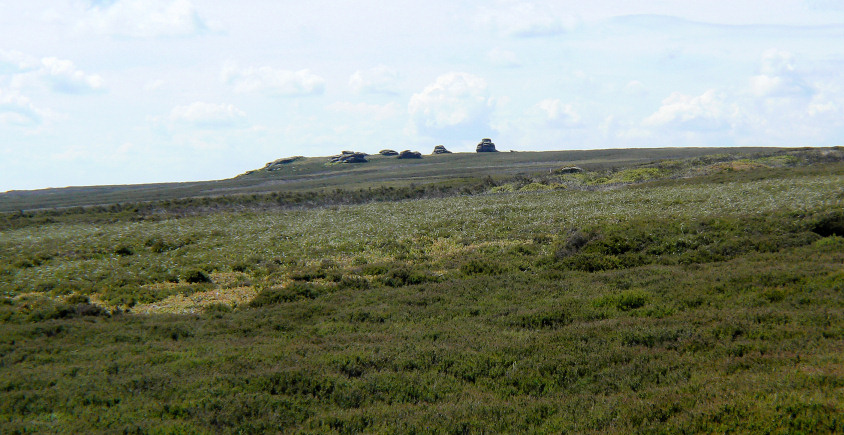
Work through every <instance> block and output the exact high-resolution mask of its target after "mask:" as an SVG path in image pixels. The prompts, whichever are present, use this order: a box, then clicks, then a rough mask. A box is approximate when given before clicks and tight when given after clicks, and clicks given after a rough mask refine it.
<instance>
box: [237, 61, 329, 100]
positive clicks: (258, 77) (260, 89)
mask: <svg viewBox="0 0 844 435" xmlns="http://www.w3.org/2000/svg"><path fill="white" fill-rule="evenodd" d="M222 79H223V82H225V83H226V84H228V85H230V86H232V87H233V88H234V91H235V92H239V93H262V94H266V95H271V96H282V97H298V96H305V95H318V94H322V93H323V92H324V91H325V79H323V78H322V77H320V76H318V75H316V74H314V73H312V72H311V71H310V70H308V69H303V70H299V71H287V70H281V69H275V68H271V67H268V66H262V67H258V68H255V67H247V68H240V67H238V66H237V65H234V64H228V65H226V66H225V67H224V68H223V73H222Z"/></svg>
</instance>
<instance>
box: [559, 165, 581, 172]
mask: <svg viewBox="0 0 844 435" xmlns="http://www.w3.org/2000/svg"><path fill="white" fill-rule="evenodd" d="M581 172H583V169H581V168H580V167H578V166H566V167H563V168H560V169H555V170H554V173H555V174H578V173H581Z"/></svg>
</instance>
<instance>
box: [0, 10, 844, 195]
mask: <svg viewBox="0 0 844 435" xmlns="http://www.w3.org/2000/svg"><path fill="white" fill-rule="evenodd" d="M631 3H636V4H631ZM0 24H1V25H2V27H1V28H2V30H0V32H2V34H3V38H2V42H0V192H2V191H6V190H21V189H39V188H46V187H63V186H79V185H106V184H134V183H151V182H177V181H192V180H209V179H220V178H229V177H233V176H235V175H237V174H240V173H243V172H245V171H247V170H250V169H255V168H259V167H261V166H263V165H264V163H266V162H268V161H272V160H274V159H277V158H280V157H285V156H292V155H307V156H320V155H331V154H336V153H339V151H340V150H345V149H353V150H356V151H363V152H368V153H375V152H377V151H378V150H380V149H384V148H390V149H397V150H403V149H412V150H418V151H421V152H422V153H425V154H427V153H430V152H431V150H433V148H434V146H435V145H440V144H441V145H445V146H446V147H447V148H448V149H450V150H452V151H456V152H465V151H472V150H474V145H475V144H476V143H477V142H478V141H479V140H480V139H481V138H484V137H490V138H492V139H493V141H494V142H495V143H496V144H497V146H498V148H499V149H503V150H511V149H512V150H522V151H528V150H530V151H541V150H566V149H594V148H627V147H668V146H678V147H689V146H696V147H700V146H704V147H705V146H782V147H801V146H835V145H844V143H842V142H844V141H842V139H843V138H844V75H842V74H841V73H840V71H841V70H842V66H844V50H843V49H842V48H841V41H842V40H844V4H841V3H840V2H835V1H831V0H801V1H797V0H793V1H773V2H772V1H764V2H763V1H738V2H735V1H711V2H682V1H644V2H627V1H621V0H599V1H595V2H552V1H522V0H500V1H457V2H454V1H441V0H433V1H431V2H427V3H426V4H425V5H424V6H423V5H421V4H417V3H415V2H409V1H396V2H379V1H372V0H359V1H356V2H348V1H330V2H329V1H325V0H319V1H313V2H295V3H294V2H288V1H273V2H271V1H257V0H255V1H248V2H238V3H236V4H235V3H233V2H223V1H218V0H217V1H215V0H208V1H201V0H50V1H47V0H34V1H28V2H9V3H5V4H0Z"/></svg>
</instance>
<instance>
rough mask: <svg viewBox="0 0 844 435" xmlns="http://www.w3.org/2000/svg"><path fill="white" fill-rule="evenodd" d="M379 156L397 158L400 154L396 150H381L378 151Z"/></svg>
mask: <svg viewBox="0 0 844 435" xmlns="http://www.w3.org/2000/svg"><path fill="white" fill-rule="evenodd" d="M378 154H381V155H382V156H397V155H399V152H398V151H394V150H381V151H378Z"/></svg>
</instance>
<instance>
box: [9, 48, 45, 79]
mask: <svg viewBox="0 0 844 435" xmlns="http://www.w3.org/2000/svg"><path fill="white" fill-rule="evenodd" d="M39 66H40V62H38V59H36V58H34V57H32V56H28V55H26V54H24V53H21V52H19V51H5V50H0V74H17V73H22V72H27V71H31V70H33V69H37V68H38V67H39Z"/></svg>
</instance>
